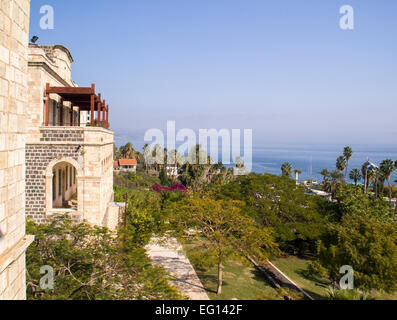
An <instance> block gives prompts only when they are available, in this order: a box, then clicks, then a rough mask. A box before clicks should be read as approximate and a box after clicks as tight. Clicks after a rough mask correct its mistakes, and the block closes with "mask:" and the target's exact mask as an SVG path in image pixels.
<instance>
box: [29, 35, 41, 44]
mask: <svg viewBox="0 0 397 320" xmlns="http://www.w3.org/2000/svg"><path fill="white" fill-rule="evenodd" d="M37 40H39V37H38V36H33V37H32V39H30V42H31V43H36V42H37Z"/></svg>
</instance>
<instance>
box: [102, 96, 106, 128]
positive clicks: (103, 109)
mask: <svg viewBox="0 0 397 320" xmlns="http://www.w3.org/2000/svg"><path fill="white" fill-rule="evenodd" d="M105 112H106V100H103V106H102V128H105V116H106V115H105Z"/></svg>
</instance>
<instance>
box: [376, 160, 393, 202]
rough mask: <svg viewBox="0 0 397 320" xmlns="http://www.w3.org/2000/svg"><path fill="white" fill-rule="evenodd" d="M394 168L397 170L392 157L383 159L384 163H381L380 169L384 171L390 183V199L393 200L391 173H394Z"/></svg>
mask: <svg viewBox="0 0 397 320" xmlns="http://www.w3.org/2000/svg"><path fill="white" fill-rule="evenodd" d="M394 170H396V166H395V163H394V162H393V160H391V159H386V160H384V161H382V163H381V164H380V171H381V172H382V173H383V175H384V177H385V178H386V180H387V183H388V185H389V199H390V200H391V196H392V189H391V185H390V178H391V175H392V174H393V172H394Z"/></svg>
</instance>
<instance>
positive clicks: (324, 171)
mask: <svg viewBox="0 0 397 320" xmlns="http://www.w3.org/2000/svg"><path fill="white" fill-rule="evenodd" d="M319 174H321V175H322V176H323V184H325V182H326V181H327V178H328V177H329V175H330V174H331V172H329V171H328V169H323V170H321V171H320V172H319Z"/></svg>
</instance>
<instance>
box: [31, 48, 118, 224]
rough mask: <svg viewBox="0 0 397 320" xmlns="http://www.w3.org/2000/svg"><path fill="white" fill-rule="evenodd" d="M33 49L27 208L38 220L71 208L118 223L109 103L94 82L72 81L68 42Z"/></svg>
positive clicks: (78, 214) (82, 216)
mask: <svg viewBox="0 0 397 320" xmlns="http://www.w3.org/2000/svg"><path fill="white" fill-rule="evenodd" d="M28 54H29V55H28V86H29V94H28V105H29V115H28V124H27V131H28V138H27V141H26V214H27V216H28V217H29V218H31V219H33V220H35V221H37V222H44V221H45V220H46V218H48V217H51V216H54V215H59V214H69V215H70V216H72V217H73V218H74V220H75V221H76V222H81V221H83V220H86V221H87V222H89V223H90V224H93V225H100V226H107V227H109V228H111V229H114V228H115V227H116V226H117V223H118V216H119V206H117V205H115V204H114V203H113V132H112V131H110V130H109V106H108V105H107V104H106V101H105V100H103V99H102V97H101V94H97V93H96V91H95V85H91V86H90V87H78V86H77V85H76V84H75V83H74V82H73V80H72V77H71V64H72V63H73V58H72V55H71V54H70V52H69V50H68V49H67V48H65V47H64V46H61V45H52V46H45V45H36V44H30V45H29V52H28ZM88 114H89V119H90V123H89V124H88V125H87V115H88Z"/></svg>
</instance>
